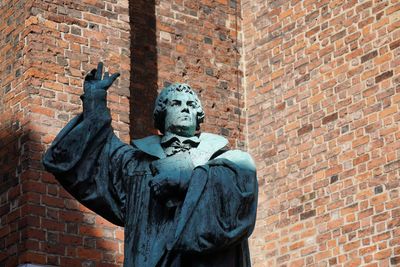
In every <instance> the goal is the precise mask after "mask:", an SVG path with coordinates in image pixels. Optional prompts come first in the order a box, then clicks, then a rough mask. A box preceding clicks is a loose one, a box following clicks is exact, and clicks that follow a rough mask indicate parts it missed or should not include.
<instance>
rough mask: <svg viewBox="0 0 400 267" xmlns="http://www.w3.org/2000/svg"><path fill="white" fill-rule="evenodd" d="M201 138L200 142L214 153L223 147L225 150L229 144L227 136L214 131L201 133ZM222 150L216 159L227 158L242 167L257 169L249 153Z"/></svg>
mask: <svg viewBox="0 0 400 267" xmlns="http://www.w3.org/2000/svg"><path fill="white" fill-rule="evenodd" d="M200 140H201V142H200V144H201V145H202V146H204V147H205V148H207V149H209V151H212V152H213V153H218V151H219V150H221V149H224V150H225V148H226V146H227V145H228V140H227V139H226V138H225V137H223V136H221V135H217V134H213V133H201V135H200ZM221 152H222V153H221V154H219V155H218V156H217V157H215V158H216V159H218V158H222V159H227V160H230V161H232V162H233V163H235V164H236V165H238V166H239V167H241V168H244V169H249V170H252V171H255V170H256V165H255V163H254V160H253V159H252V157H251V156H250V154H249V153H247V152H245V151H242V150H236V149H235V150H226V151H221Z"/></svg>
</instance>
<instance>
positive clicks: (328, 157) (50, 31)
mask: <svg viewBox="0 0 400 267" xmlns="http://www.w3.org/2000/svg"><path fill="white" fill-rule="evenodd" d="M130 2H131V3H129V4H128V1H126V0H123V1H114V0H111V1H101V0H84V1H61V0H56V1H53V0H52V1H50V0H48V1H47V0H35V1H33V0H32V1H3V2H1V3H0V5H1V8H0V16H1V17H2V18H4V19H3V20H2V21H1V22H0V42H1V46H0V58H1V59H2V60H1V61H0V85H1V91H0V113H1V120H0V122H1V124H0V175H1V176H0V177H1V179H0V188H1V190H0V266H15V265H16V264H18V263H25V262H31V263H38V264H50V265H56V266H94V265H96V266H97V265H99V266H120V265H121V262H122V257H123V255H122V251H123V243H122V240H123V230H122V229H121V228H117V227H114V226H113V225H111V224H110V223H108V222H106V221H105V220H103V219H102V218H101V217H99V216H96V215H95V214H93V213H91V212H90V211H88V210H87V209H86V208H84V207H83V206H82V205H80V204H78V202H77V201H75V200H73V199H72V198H71V197H70V196H69V195H68V194H67V193H66V192H65V191H64V190H63V189H62V188H61V187H60V186H59V185H58V182H56V181H55V180H54V178H53V177H52V176H51V175H49V174H48V173H46V172H43V168H42V166H41V163H40V159H41V155H42V152H43V151H44V149H45V148H46V147H48V145H49V144H50V143H51V141H52V140H53V139H54V137H55V135H56V134H57V133H58V132H59V130H60V129H61V128H62V127H63V126H64V125H65V124H66V123H67V121H68V120H70V119H71V118H72V117H73V116H74V115H75V114H77V113H79V112H80V111H81V101H80V99H79V96H80V94H81V93H82V82H83V77H84V74H85V73H87V71H89V70H90V69H92V68H93V67H95V65H96V64H97V62H98V61H99V60H102V61H104V62H105V65H106V66H108V67H110V71H111V72H114V71H120V72H121V74H122V75H121V77H120V78H119V79H118V82H117V83H116V84H115V85H114V86H113V87H112V88H111V89H110V93H109V107H110V108H111V110H112V114H113V126H114V129H115V130H116V132H117V134H118V135H119V136H120V137H121V139H122V140H124V141H125V142H129V139H130V136H131V137H141V136H145V135H148V134H150V133H155V131H154V129H153V128H152V123H151V122H150V121H151V113H152V104H151V105H149V104H148V103H149V102H150V103H152V102H153V101H154V99H155V97H156V95H157V92H158V91H159V90H160V89H161V87H163V86H164V85H166V84H168V83H171V82H188V83H189V84H190V85H192V87H193V88H194V89H195V90H196V91H197V92H198V93H199V95H200V97H201V99H202V100H203V105H204V108H205V111H206V121H205V123H204V125H203V127H202V130H203V131H209V132H214V133H217V134H222V135H224V136H226V137H227V138H228V139H229V140H230V144H231V146H232V147H239V148H244V147H247V148H248V149H249V151H250V153H251V154H252V155H253V157H254V158H255V160H256V163H257V167H258V176H259V183H260V196H259V209H258V221H257V225H256V229H255V232H254V234H253V237H252V239H251V252H252V259H253V263H254V266H281V265H282V266H285V265H286V266H303V265H317V264H318V265H323V266H325V265H344V266H387V265H390V264H392V265H396V264H397V263H399V262H400V245H399V244H400V237H399V236H400V232H399V230H398V229H397V228H398V226H399V225H400V219H399V218H400V217H399V214H400V212H399V208H398V204H399V203H400V199H399V191H398V187H399V178H398V177H399V167H400V163H399V162H400V158H399V157H400V154H399V146H400V142H399V141H398V139H399V137H400V130H399V126H398V121H399V112H398V109H399V101H400V98H399V91H400V89H399V81H400V78H399V67H398V65H399V53H400V50H399V49H400V48H399V46H400V42H399V37H400V30H399V17H400V16H399V8H400V6H399V4H397V3H396V1H394V0H391V1H359V2H358V1H354V0H352V1H314V0H310V1H298V0H294V1H282V0H274V1H270V0H268V1H260V0H243V1H242V2H241V3H240V2H237V1H234V0H231V1H226V0H217V1H208V0H205V1H189V0H188V1H178V0H176V1H164V0H157V1H155V0H153V1H145V0H140V1H130ZM239 14H240V15H239ZM3 59H4V60H3ZM129 128H130V129H129ZM129 135H130V136H129Z"/></svg>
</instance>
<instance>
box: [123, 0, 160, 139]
mask: <svg viewBox="0 0 400 267" xmlns="http://www.w3.org/2000/svg"><path fill="white" fill-rule="evenodd" d="M129 15H130V18H131V20H130V24H131V38H132V39H131V77H130V91H131V98H130V108H131V112H130V116H131V117H130V122H131V123H130V125H131V126H130V133H131V138H140V137H144V136H147V135H149V134H151V133H155V130H154V127H153V119H152V113H153V103H154V101H155V99H156V97H157V79H158V72H157V39H156V14H155V0H150V1H148V0H137V1H130V3H129Z"/></svg>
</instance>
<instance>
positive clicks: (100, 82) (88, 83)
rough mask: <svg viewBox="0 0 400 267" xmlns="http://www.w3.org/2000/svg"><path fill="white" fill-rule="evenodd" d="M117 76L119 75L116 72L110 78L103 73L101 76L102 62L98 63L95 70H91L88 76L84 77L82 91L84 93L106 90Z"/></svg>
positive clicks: (106, 73)
mask: <svg viewBox="0 0 400 267" xmlns="http://www.w3.org/2000/svg"><path fill="white" fill-rule="evenodd" d="M119 76H120V74H119V73H118V72H117V73H114V74H112V75H111V76H110V74H109V73H108V72H105V73H104V76H103V62H99V64H98V65H97V69H93V70H92V71H91V72H89V74H88V75H86V77H85V82H84V84H83V90H84V92H87V91H93V90H108V88H110V87H111V85H112V84H113V82H114V81H115V80H116V79H117V78H118V77H119Z"/></svg>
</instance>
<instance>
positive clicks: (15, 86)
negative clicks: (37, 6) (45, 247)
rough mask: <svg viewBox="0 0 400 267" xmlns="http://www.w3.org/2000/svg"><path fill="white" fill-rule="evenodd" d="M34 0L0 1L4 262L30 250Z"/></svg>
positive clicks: (0, 252) (0, 237) (0, 236)
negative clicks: (27, 190)
mask: <svg viewBox="0 0 400 267" xmlns="http://www.w3.org/2000/svg"><path fill="white" fill-rule="evenodd" d="M31 4H32V1H2V2H0V17H1V23H0V58H1V60H0V265H1V266H15V265H16V263H17V261H18V259H17V255H19V254H21V253H22V252H23V251H26V248H25V247H24V246H23V245H22V243H21V242H19V241H20V240H24V239H26V236H25V232H24V231H25V229H26V220H24V219H22V218H21V213H22V212H23V211H24V202H25V201H26V199H25V198H23V197H22V190H23V189H24V188H23V186H22V181H23V180H24V177H25V174H26V173H27V170H28V165H29V164H28V159H29V155H28V153H27V140H28V138H29V128H28V122H29V115H28V114H29V107H28V105H27V103H28V98H29V93H28V90H26V88H27V86H28V84H29V77H27V76H26V75H25V70H26V66H25V65H24V60H23V59H24V57H25V55H26V50H25V47H24V38H25V36H26V35H27V33H28V31H29V30H30V29H29V27H25V22H26V19H27V17H28V13H29V12H28V11H29V6H30V5H31Z"/></svg>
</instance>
